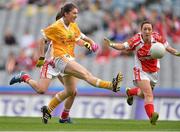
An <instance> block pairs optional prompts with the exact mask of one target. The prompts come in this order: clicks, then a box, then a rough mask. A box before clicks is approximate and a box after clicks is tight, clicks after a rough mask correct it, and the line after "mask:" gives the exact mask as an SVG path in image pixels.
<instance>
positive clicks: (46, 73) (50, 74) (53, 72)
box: [40, 54, 75, 79]
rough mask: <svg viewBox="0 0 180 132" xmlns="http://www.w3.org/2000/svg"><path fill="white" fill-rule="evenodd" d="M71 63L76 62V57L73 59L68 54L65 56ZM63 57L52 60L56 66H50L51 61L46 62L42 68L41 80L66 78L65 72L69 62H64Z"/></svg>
mask: <svg viewBox="0 0 180 132" xmlns="http://www.w3.org/2000/svg"><path fill="white" fill-rule="evenodd" d="M64 57H66V58H67V59H68V60H69V61H72V60H75V59H74V57H71V56H70V55H68V54H66V55H64ZM62 58H63V57H61V58H59V57H56V58H52V60H51V61H53V63H54V65H51V64H49V61H45V63H44V65H43V67H42V68H41V75H40V76H41V78H48V79H52V78H54V77H57V76H59V75H60V76H62V77H63V76H65V75H66V74H64V70H65V67H66V65H67V63H68V62H67V61H64V60H63V59H62Z"/></svg>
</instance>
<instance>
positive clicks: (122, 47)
mask: <svg viewBox="0 0 180 132" xmlns="http://www.w3.org/2000/svg"><path fill="white" fill-rule="evenodd" d="M104 44H106V45H108V46H109V47H112V48H114V49H117V50H125V49H126V47H125V45H124V44H123V43H114V42H111V41H110V40H109V39H107V38H104Z"/></svg>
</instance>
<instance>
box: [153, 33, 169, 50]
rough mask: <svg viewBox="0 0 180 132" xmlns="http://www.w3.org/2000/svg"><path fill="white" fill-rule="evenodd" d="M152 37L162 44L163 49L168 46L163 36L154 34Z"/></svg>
mask: <svg viewBox="0 0 180 132" xmlns="http://www.w3.org/2000/svg"><path fill="white" fill-rule="evenodd" d="M153 37H154V39H155V40H156V41H158V42H160V43H162V44H163V45H164V46H165V47H167V46H168V45H169V43H168V41H167V40H166V39H165V38H164V37H163V36H161V35H160V34H158V33H156V32H154V33H153Z"/></svg>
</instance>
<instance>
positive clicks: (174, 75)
mask: <svg viewBox="0 0 180 132" xmlns="http://www.w3.org/2000/svg"><path fill="white" fill-rule="evenodd" d="M67 1H69V2H75V3H76V4H77V5H78V7H79V10H80V12H79V17H78V20H77V22H78V24H79V26H80V28H81V30H82V32H83V33H85V34H86V35H88V36H89V37H91V38H93V39H94V40H95V41H96V42H97V43H98V44H99V45H100V46H101V49H100V51H99V52H97V53H95V54H94V53H93V54H91V53H89V52H88V51H86V50H85V49H83V48H79V47H77V49H76V56H77V60H78V62H79V63H80V64H82V65H83V66H85V67H86V68H87V69H89V70H90V71H91V72H92V73H93V74H94V75H96V76H98V77H100V78H102V79H106V80H111V79H112V77H113V76H115V75H116V73H118V72H119V71H122V73H123V74H124V81H123V87H122V90H121V93H118V94H114V93H112V92H109V91H106V90H101V89H100V90H99V89H97V88H93V87H90V86H89V85H88V84H87V83H85V82H83V81H80V82H79V84H78V96H77V98H76V101H75V103H74V105H73V108H72V111H71V116H72V117H79V118H112V119H146V118H147V117H146V115H145V112H144V108H143V101H142V100H141V99H139V98H136V100H135V102H134V105H133V106H132V107H129V106H128V105H127V104H126V97H125V87H127V86H133V84H132V75H133V74H132V67H133V63H134V62H133V54H132V53H128V52H119V51H115V50H112V49H110V48H108V47H105V46H103V42H102V40H103V37H108V38H110V39H111V40H113V41H125V40H127V39H128V38H129V37H131V36H132V35H133V34H134V33H136V32H137V31H138V25H139V23H140V22H141V21H142V20H144V19H147V18H148V19H150V20H151V21H152V22H153V23H154V28H155V30H156V31H158V32H159V33H160V34H162V35H163V36H165V37H167V39H168V41H169V43H170V45H172V46H173V47H175V48H177V49H179V50H180V1H179V0H74V1H70V0H67ZM67 1H66V0H0V17H1V18H0V19H1V20H0V47H1V48H0V108H1V109H0V116H41V113H40V108H41V106H42V105H45V104H47V103H48V101H49V100H50V99H51V97H52V95H54V94H55V93H56V92H57V91H59V90H62V89H63V86H62V85H61V84H60V83H59V82H58V81H57V80H53V81H52V83H51V86H50V88H49V90H48V92H47V93H46V94H45V95H37V94H35V92H34V91H33V90H32V89H31V88H30V87H29V86H28V85H26V84H20V85H14V86H9V84H8V83H9V80H10V78H11V77H12V76H13V75H14V74H16V73H18V72H19V71H20V70H25V71H27V72H28V73H29V74H31V75H32V77H33V78H34V79H36V80H38V78H39V69H38V68H36V67H35V64H36V61H37V58H38V52H37V46H38V43H39V39H40V37H41V34H40V30H41V29H42V28H44V27H46V26H47V25H49V24H50V23H52V22H53V21H55V15H56V13H57V10H59V9H60V8H59V7H60V6H61V5H62V4H63V3H64V2H67ZM179 66H180V58H178V57H173V56H170V55H169V54H166V56H165V57H164V58H163V59H162V60H161V72H160V76H159V80H160V81H159V83H158V85H157V87H156V89H155V91H154V94H155V109H156V111H157V112H159V113H160V120H180V81H179V80H180V68H179ZM62 107H63V105H60V106H59V107H58V108H57V109H56V110H55V111H54V113H53V115H54V116H59V115H60V112H61V110H62Z"/></svg>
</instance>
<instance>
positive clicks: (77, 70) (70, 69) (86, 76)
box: [65, 61, 122, 92]
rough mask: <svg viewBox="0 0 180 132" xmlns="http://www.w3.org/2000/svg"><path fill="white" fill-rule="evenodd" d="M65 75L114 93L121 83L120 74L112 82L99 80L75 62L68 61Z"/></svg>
mask: <svg viewBox="0 0 180 132" xmlns="http://www.w3.org/2000/svg"><path fill="white" fill-rule="evenodd" d="M65 73H66V74H71V75H73V76H75V77H77V78H79V79H82V80H85V81H87V82H88V83H89V84H91V85H93V86H95V87H99V88H105V89H109V90H113V91H114V92H117V91H119V88H120V85H121V82H122V74H121V73H119V74H118V75H117V77H116V78H115V79H113V82H110V81H104V80H101V79H99V78H97V77H95V76H93V75H92V74H91V73H90V72H89V71H88V70H87V69H86V68H84V67H83V66H82V65H80V64H78V63H77V62H75V61H69V62H68V63H67V65H66V68H65Z"/></svg>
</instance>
